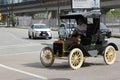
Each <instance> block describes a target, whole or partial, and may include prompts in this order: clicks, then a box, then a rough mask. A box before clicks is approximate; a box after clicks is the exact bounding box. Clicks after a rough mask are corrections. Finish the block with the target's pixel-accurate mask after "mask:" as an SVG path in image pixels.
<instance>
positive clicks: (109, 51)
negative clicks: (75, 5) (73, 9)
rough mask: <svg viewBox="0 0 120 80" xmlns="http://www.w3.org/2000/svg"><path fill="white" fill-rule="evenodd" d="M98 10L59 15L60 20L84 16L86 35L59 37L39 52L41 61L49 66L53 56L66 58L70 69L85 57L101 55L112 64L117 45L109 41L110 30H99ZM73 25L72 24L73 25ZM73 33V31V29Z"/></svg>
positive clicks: (107, 62)
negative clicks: (51, 44) (50, 45)
mask: <svg viewBox="0 0 120 80" xmlns="http://www.w3.org/2000/svg"><path fill="white" fill-rule="evenodd" d="M100 15H101V13H100V12H81V13H69V14H66V15H63V16H60V19H61V21H62V20H63V19H66V20H68V21H73V22H74V21H75V19H76V18H78V17H81V16H82V17H84V18H85V20H86V23H87V31H86V37H83V38H82V36H81V35H77V36H76V37H75V36H73V35H71V34H70V35H69V36H68V37H67V38H62V37H60V38H59V39H58V40H57V41H55V42H54V43H53V46H52V47H45V48H44V49H42V51H41V53H40V60H41V63H42V64H43V65H44V66H45V67H50V66H51V65H52V64H53V63H54V59H55V58H63V57H64V58H66V59H67V60H68V62H69V65H70V67H71V68H72V69H79V68H80V67H81V66H82V64H83V62H84V60H85V58H87V57H97V56H99V55H100V56H103V59H104V61H105V63H106V64H107V65H110V64H113V63H114V62H115V60H116V51H118V47H117V46H116V44H114V43H109V42H108V41H107V40H106V38H110V34H111V33H110V32H104V31H101V30H100ZM73 27H74V26H73ZM73 34H74V31H73Z"/></svg>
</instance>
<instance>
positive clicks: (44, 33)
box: [28, 24, 52, 39]
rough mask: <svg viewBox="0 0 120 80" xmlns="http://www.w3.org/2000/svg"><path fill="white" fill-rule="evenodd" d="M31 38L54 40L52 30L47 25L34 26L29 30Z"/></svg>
mask: <svg viewBox="0 0 120 80" xmlns="http://www.w3.org/2000/svg"><path fill="white" fill-rule="evenodd" d="M28 37H29V38H33V39H35V38H49V39H51V38H52V31H51V29H50V28H49V27H48V26H46V24H33V25H32V26H31V27H30V29H29V30H28Z"/></svg>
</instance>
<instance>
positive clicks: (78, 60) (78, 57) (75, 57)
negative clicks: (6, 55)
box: [68, 48, 84, 69]
mask: <svg viewBox="0 0 120 80" xmlns="http://www.w3.org/2000/svg"><path fill="white" fill-rule="evenodd" d="M68 61H69V65H70V67H71V68H72V69H79V68H80V67H81V66H82V64H83V61H84V56H83V52H82V51H81V50H80V49H79V48H75V49H73V50H72V51H71V52H70V54H69V59H68Z"/></svg>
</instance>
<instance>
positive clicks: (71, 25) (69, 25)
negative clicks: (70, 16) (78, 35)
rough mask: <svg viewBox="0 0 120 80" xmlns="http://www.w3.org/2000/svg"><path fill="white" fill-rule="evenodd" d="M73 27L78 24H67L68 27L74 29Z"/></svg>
mask: <svg viewBox="0 0 120 80" xmlns="http://www.w3.org/2000/svg"><path fill="white" fill-rule="evenodd" d="M73 27H76V25H75V24H67V25H66V28H67V29H72V28H73Z"/></svg>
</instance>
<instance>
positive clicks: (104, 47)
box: [98, 43, 119, 55]
mask: <svg viewBox="0 0 120 80" xmlns="http://www.w3.org/2000/svg"><path fill="white" fill-rule="evenodd" d="M107 46H113V47H114V48H115V50H116V51H118V50H119V49H118V47H117V45H116V44H115V43H106V44H104V45H102V47H101V48H100V50H99V53H98V54H99V55H103V51H104V50H105V49H106V47H107Z"/></svg>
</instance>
